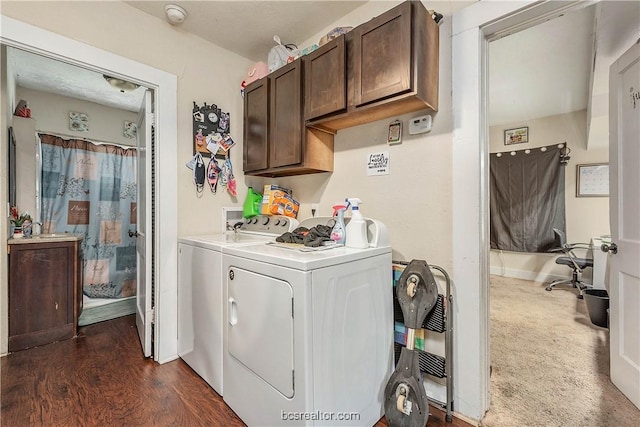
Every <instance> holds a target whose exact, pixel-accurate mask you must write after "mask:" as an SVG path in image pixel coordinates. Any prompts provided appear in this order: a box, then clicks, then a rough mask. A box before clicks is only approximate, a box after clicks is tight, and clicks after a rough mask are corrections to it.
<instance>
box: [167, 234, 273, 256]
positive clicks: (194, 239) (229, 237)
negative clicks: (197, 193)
mask: <svg viewBox="0 0 640 427" xmlns="http://www.w3.org/2000/svg"><path fill="white" fill-rule="evenodd" d="M270 240H273V237H267V236H260V235H255V234H251V235H249V234H241V233H224V234H210V235H203V236H187V237H180V238H179V239H178V243H184V244H187V245H192V246H197V247H200V248H204V249H211V250H214V251H218V252H220V251H221V250H222V248H223V247H227V246H232V245H248V244H255V243H258V242H267V241H270Z"/></svg>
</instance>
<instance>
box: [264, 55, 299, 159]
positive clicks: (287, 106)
mask: <svg viewBox="0 0 640 427" xmlns="http://www.w3.org/2000/svg"><path fill="white" fill-rule="evenodd" d="M269 79H270V80H271V91H270V93H269V104H270V111H271V113H270V115H269V119H270V128H269V133H270V135H269V142H270V147H269V167H271V168H277V167H281V166H290V165H295V164H298V163H300V162H301V161H302V143H301V141H302V120H301V117H302V62H301V61H294V62H292V63H291V64H287V65H285V66H284V67H282V68H280V69H278V70H276V71H274V72H273V73H271V74H270V75H269Z"/></svg>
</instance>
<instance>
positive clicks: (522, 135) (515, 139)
mask: <svg viewBox="0 0 640 427" xmlns="http://www.w3.org/2000/svg"><path fill="white" fill-rule="evenodd" d="M524 142H529V127H528V126H523V127H521V128H514V129H507V130H505V131H504V145H511V144H522V143H524Z"/></svg>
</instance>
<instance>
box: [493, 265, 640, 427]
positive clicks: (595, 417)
mask: <svg viewBox="0 0 640 427" xmlns="http://www.w3.org/2000/svg"><path fill="white" fill-rule="evenodd" d="M544 287H545V284H543V283H539V282H531V281H527V280H519V279H512V278H508V277H499V276H491V296H490V303H491V309H490V313H491V344H490V346H491V368H492V374H491V388H490V390H491V405H490V408H489V411H488V412H487V414H486V416H485V418H484V419H483V420H482V426H487V427H503V426H504V427H507V426H508V427H516V426H545V427H547V426H558V427H560V426H562V427H591V426H593V427H602V426H620V427H626V426H630V427H638V426H640V410H638V409H637V408H636V407H635V406H634V405H633V404H632V403H631V402H630V401H629V400H628V399H627V398H626V397H625V396H624V395H623V394H622V393H621V392H620V391H619V390H618V389H617V388H616V387H615V386H614V385H613V384H612V383H611V381H610V379H609V332H608V330H607V329H604V328H599V327H597V326H594V325H592V324H591V322H590V320H589V315H588V314H587V308H586V305H585V303H584V301H583V300H579V299H577V298H576V294H577V291H576V290H575V289H569V288H564V289H562V288H560V289H555V290H553V291H551V292H547V291H545V290H544Z"/></svg>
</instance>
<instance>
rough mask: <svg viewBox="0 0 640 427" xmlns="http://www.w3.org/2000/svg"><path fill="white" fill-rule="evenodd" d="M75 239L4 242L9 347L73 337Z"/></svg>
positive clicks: (77, 274)
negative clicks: (6, 265) (7, 290)
mask: <svg viewBox="0 0 640 427" xmlns="http://www.w3.org/2000/svg"><path fill="white" fill-rule="evenodd" d="M79 243H80V242H79V240H74V241H59V242H44V243H35V242H34V243H31V242H30V243H22V242H21V243H20V244H10V245H9V351H17V350H23V349H26V348H30V347H35V346H39V345H44V344H48V343H51V342H54V341H59V340H64V339H68V338H72V337H74V336H75V335H76V333H77V327H78V317H79V316H80V312H81V310H82V279H81V277H82V275H81V270H82V254H81V251H80V247H79Z"/></svg>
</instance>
